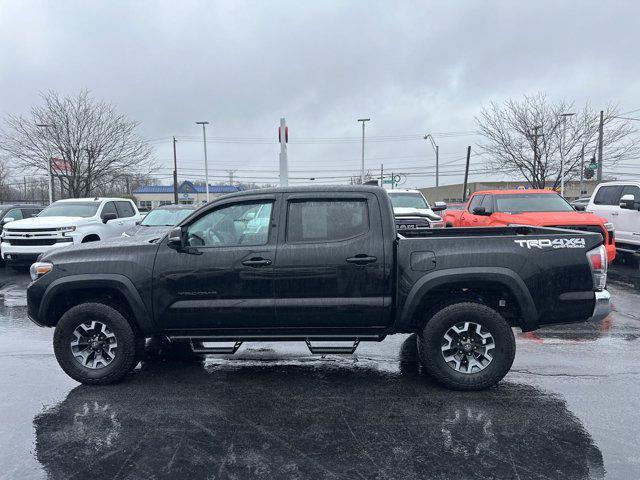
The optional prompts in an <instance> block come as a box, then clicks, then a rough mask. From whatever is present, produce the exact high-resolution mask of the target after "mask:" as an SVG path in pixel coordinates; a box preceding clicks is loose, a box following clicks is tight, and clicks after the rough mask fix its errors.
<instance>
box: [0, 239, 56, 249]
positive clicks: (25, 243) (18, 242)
mask: <svg viewBox="0 0 640 480" xmlns="http://www.w3.org/2000/svg"><path fill="white" fill-rule="evenodd" d="M5 241H6V242H7V243H8V244H9V245H15V246H17V247H29V246H32V245H55V244H56V243H58V240H57V239H56V238H6V239H5Z"/></svg>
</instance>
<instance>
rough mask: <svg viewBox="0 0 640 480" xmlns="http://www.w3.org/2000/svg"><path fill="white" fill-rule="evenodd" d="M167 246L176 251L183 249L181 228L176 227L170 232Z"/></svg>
mask: <svg viewBox="0 0 640 480" xmlns="http://www.w3.org/2000/svg"><path fill="white" fill-rule="evenodd" d="M167 246H168V247H169V248H174V249H176V250H180V249H181V248H182V247H183V244H182V228H181V227H175V228H172V229H171V230H169V236H168V237H167Z"/></svg>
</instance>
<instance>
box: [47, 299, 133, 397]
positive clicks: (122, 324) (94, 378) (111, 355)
mask: <svg viewBox="0 0 640 480" xmlns="http://www.w3.org/2000/svg"><path fill="white" fill-rule="evenodd" d="M53 349H54V352H55V355H56V359H57V360H58V363H59V364H60V367H62V369H63V370H64V371H65V373H66V374H67V375H69V376H70V377H71V378H73V379H74V380H77V381H78V382H80V383H84V384H88V385H105V384H109V383H114V382H117V381H119V380H120V379H122V377H124V376H125V375H126V374H127V373H128V372H129V371H130V370H132V369H133V368H134V367H135V366H136V364H137V363H138V361H139V355H140V342H139V340H138V339H137V338H136V335H135V334H134V332H133V330H132V328H131V325H130V324H129V322H128V321H127V320H126V319H125V318H124V317H123V316H122V314H121V313H120V312H119V311H118V310H116V309H115V308H113V307H110V306H108V305H105V304H102V303H83V304H80V305H76V306H75V307H72V308H70V309H69V310H68V311H67V312H66V313H65V314H64V315H63V316H62V318H61V319H60V321H59V322H58V325H56V329H55V332H54V335H53Z"/></svg>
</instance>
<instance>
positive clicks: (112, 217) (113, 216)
mask: <svg viewBox="0 0 640 480" xmlns="http://www.w3.org/2000/svg"><path fill="white" fill-rule="evenodd" d="M116 218H118V215H116V214H115V213H111V212H109V213H103V214H102V223H107V222H108V221H110V220H115V219H116Z"/></svg>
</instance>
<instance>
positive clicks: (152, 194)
mask: <svg viewBox="0 0 640 480" xmlns="http://www.w3.org/2000/svg"><path fill="white" fill-rule="evenodd" d="M241 190H242V187H238V186H235V185H209V197H210V198H211V199H213V198H215V197H219V196H220V195H224V194H226V193H234V192H239V191H241ZM133 194H134V195H135V197H136V201H137V202H138V207H139V208H140V209H142V210H149V209H151V208H155V207H158V206H160V205H170V204H172V203H173V202H174V196H173V185H145V186H144V187H140V188H137V189H136V190H134V192H133ZM206 201H207V191H206V188H205V186H204V185H194V184H193V183H192V182H190V181H188V180H185V181H184V182H182V183H181V184H180V185H178V203H180V204H183V205H199V204H202V203H205V202H206Z"/></svg>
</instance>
